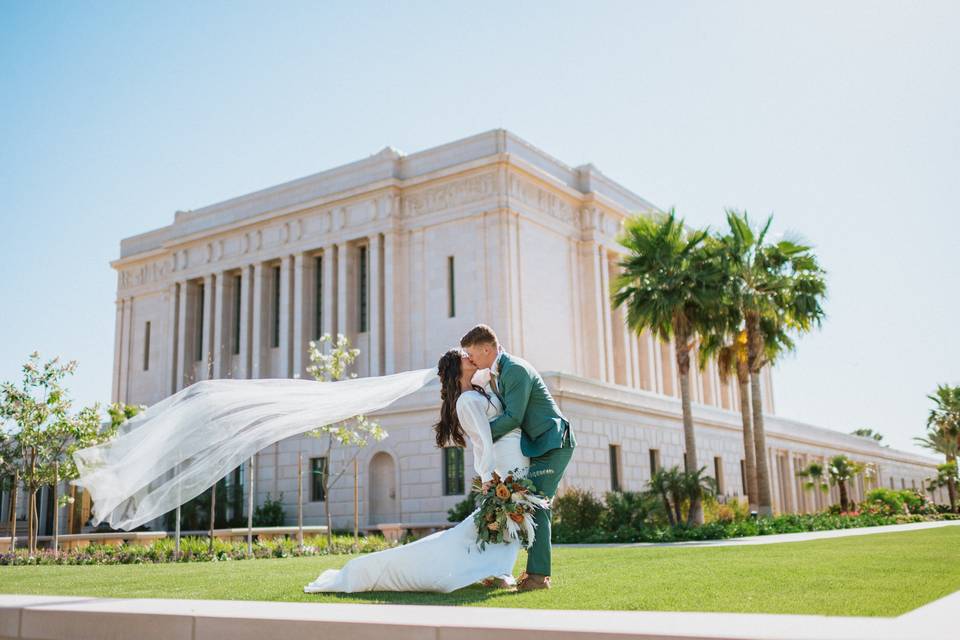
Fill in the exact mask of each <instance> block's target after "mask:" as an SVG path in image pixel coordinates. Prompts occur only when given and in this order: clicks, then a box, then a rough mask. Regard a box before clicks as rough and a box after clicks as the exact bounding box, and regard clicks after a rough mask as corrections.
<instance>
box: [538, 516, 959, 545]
mask: <svg viewBox="0 0 960 640" xmlns="http://www.w3.org/2000/svg"><path fill="white" fill-rule="evenodd" d="M955 526H960V520H941V521H937V522H911V523H909V524H890V525H884V526H881V527H858V528H856V529H832V530H830V531H806V532H803V533H778V534H775V535H768V536H747V537H744V538H727V539H725V540H692V541H690V542H623V543H616V542H615V543H599V544H555V545H553V546H554V547H568V548H572V549H573V548H582V549H603V548H610V549H614V548H628V547H740V546H744V545H753V544H778V543H781V542H806V541H807V540H824V539H827V538H846V537H849V536H866V535H871V534H874V533H899V532H903V531H919V530H921V529H938V528H940V527H955Z"/></svg>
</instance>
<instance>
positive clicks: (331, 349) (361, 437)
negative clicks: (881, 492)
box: [307, 334, 387, 548]
mask: <svg viewBox="0 0 960 640" xmlns="http://www.w3.org/2000/svg"><path fill="white" fill-rule="evenodd" d="M324 351H327V352H328V353H324ZM308 355H309V357H310V365H309V366H308V367H307V373H309V374H310V375H312V376H313V377H314V379H316V380H317V381H319V382H336V381H339V380H344V379H347V378H356V377H357V374H355V373H348V371H349V370H350V367H351V366H352V365H353V363H354V361H355V360H356V359H357V356H359V355H360V350H359V349H353V348H351V347H350V340H349V339H348V338H347V337H346V336H344V335H342V334H337V338H336V341H334V339H333V338H332V337H331V336H330V334H324V335H323V336H321V337H320V339H319V340H317V341H313V340H311V341H310V344H309V349H308ZM308 435H310V436H311V437H314V438H319V439H320V440H322V441H323V442H324V443H325V444H326V448H325V450H324V457H325V459H326V466H325V467H323V468H322V469H321V470H320V474H321V476H320V481H321V484H322V486H323V503H324V504H323V506H324V513H325V514H326V519H327V543H328V544H330V545H332V544H333V520H332V516H331V513H330V487H332V486H334V485H335V484H336V483H337V481H338V480H339V479H340V478H341V477H343V474H344V473H346V471H347V469H349V468H351V467H352V465H353V461H354V460H356V458H357V456H358V455H360V450H361V449H362V448H363V447H366V446H367V444H368V443H369V442H370V441H371V440H374V441H377V442H379V441H380V440H383V439H384V438H386V437H387V432H386V431H384V430H383V429H382V428H381V427H380V424H379V423H377V422H375V421H373V420H369V419H368V418H366V417H365V416H354V417H353V418H350V419H348V420H344V421H343V422H337V423H334V424H328V425H323V426H320V427H317V428H316V429H314V430H313V431H310V432H308ZM349 449H352V450H353V452H352V455H350V454H349V452H348V450H349ZM338 450H339V451H342V452H343V453H342V460H341V461H340V465H339V467H338V468H337V469H334V468H333V454H334V452H335V451H338ZM331 548H332V547H331Z"/></svg>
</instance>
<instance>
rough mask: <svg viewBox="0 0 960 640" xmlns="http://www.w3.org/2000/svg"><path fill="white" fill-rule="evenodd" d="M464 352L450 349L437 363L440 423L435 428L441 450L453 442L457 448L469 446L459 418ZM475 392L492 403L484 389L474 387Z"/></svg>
mask: <svg viewBox="0 0 960 640" xmlns="http://www.w3.org/2000/svg"><path fill="white" fill-rule="evenodd" d="M462 358H463V351H461V350H460V349H450V351H447V352H446V353H445V354H443V355H442V356H441V357H440V362H438V363H437V375H439V376H440V422H438V423H437V424H435V425H434V426H433V430H434V432H435V433H436V434H437V446H438V447H440V448H441V449H442V448H443V447H446V446H449V444H450V443H451V442H452V443H453V444H454V445H455V446H458V447H465V446H467V440H466V438H465V437H464V433H463V427H461V426H460V418H459V417H458V416H457V399H458V398H460V393H461V391H460V376H461V375H463V366H462ZM473 389H474V391H479V392H480V393H482V394H483V397H484V398H486V399H487V401H488V402H489V401H490V396H489V395H487V392H486V391H485V390H484V389H483V387H478V386H477V385H473Z"/></svg>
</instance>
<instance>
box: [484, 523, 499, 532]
mask: <svg viewBox="0 0 960 640" xmlns="http://www.w3.org/2000/svg"><path fill="white" fill-rule="evenodd" d="M499 528H500V525H498V524H497V523H496V522H491V523H490V524H488V525H487V529H490V531H496V530H498V529H499Z"/></svg>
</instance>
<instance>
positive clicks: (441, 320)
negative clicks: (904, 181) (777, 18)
mask: <svg viewBox="0 0 960 640" xmlns="http://www.w3.org/2000/svg"><path fill="white" fill-rule="evenodd" d="M652 210H655V207H654V205H652V204H651V203H649V202H647V201H646V200H644V199H643V198H642V197H640V196H638V195H636V194H635V193H633V192H632V191H630V190H629V189H627V188H626V187H624V186H622V185H620V184H618V183H616V182H614V181H613V180H611V179H610V178H608V177H607V176H605V175H604V174H603V173H601V172H600V171H599V170H598V169H597V168H596V167H594V166H593V165H590V164H586V165H581V166H577V167H571V166H568V165H566V164H564V163H563V162H561V161H560V160H558V159H556V158H554V157H552V156H550V155H549V154H547V153H545V152H544V151H541V150H540V149H538V148H536V147H535V146H533V145H531V144H529V143H527V142H526V141H524V140H522V139H521V138H519V137H517V136H516V135H514V134H512V133H510V132H509V131H505V130H493V131H489V132H486V133H481V134H479V135H475V136H472V137H469V138H466V139H462V140H457V141H454V142H451V143H448V144H444V145H441V146H438V147H434V148H431V149H427V150H424V151H419V152H417V153H413V154H404V153H402V152H400V151H398V150H396V149H393V148H391V147H386V148H384V149H383V150H382V151H380V152H379V153H376V154H375V155H372V156H370V157H368V158H365V159H363V160H358V161H356V162H353V163H350V164H347V165H344V166H340V167H336V168H333V169H329V170H326V171H323V172H320V173H317V174H314V175H311V176H307V177H305V178H300V179H298V180H294V181H291V182H287V183H284V184H280V185H277V186H274V187H270V188H267V189H263V190H261V191H257V192H254V193H250V194H247V195H241V196H238V197H236V198H232V199H230V200H226V201H224V202H219V203H216V204H212V205H209V206H206V207H203V208H200V209H195V210H189V211H178V212H176V215H175V217H174V220H173V222H172V223H171V224H170V225H168V226H165V227H162V228H159V229H154V230H151V231H147V232H146V233H143V234H140V235H137V236H133V237H130V238H126V239H124V240H123V241H122V242H121V246H120V257H119V258H118V259H117V260H115V261H114V262H113V263H112V266H113V267H114V268H115V269H116V271H117V274H118V283H117V299H116V335H115V344H114V367H113V391H112V396H113V399H114V400H117V401H122V402H127V403H142V404H148V405H149V404H151V403H154V402H156V401H158V400H160V399H162V398H164V397H165V396H167V395H169V394H171V393H173V392H175V391H177V390H178V389H181V388H183V387H184V386H187V385H189V384H191V383H192V382H194V381H196V380H202V379H205V378H208V377H211V376H212V377H233V378H267V377H292V376H301V377H304V376H306V372H305V368H306V366H307V365H308V364H309V362H308V360H307V343H308V342H309V341H310V340H313V339H315V338H317V337H318V336H320V335H322V334H324V333H330V334H337V333H342V334H344V335H346V336H348V337H349V339H350V340H351V342H352V343H353V344H354V345H355V346H356V347H358V348H359V349H360V350H361V357H360V359H359V360H358V363H357V367H356V372H357V374H358V375H361V376H371V375H382V374H389V373H392V372H396V371H403V370H408V369H418V368H424V367H432V366H434V365H435V364H436V362H437V359H438V358H439V356H440V355H441V354H442V353H443V352H444V351H445V350H446V349H448V348H450V347H452V346H456V345H457V344H458V341H459V337H460V336H461V335H462V334H463V333H464V332H465V331H466V330H467V329H469V328H470V327H471V326H472V325H474V324H475V323H478V322H485V323H487V324H490V325H491V326H493V327H494V328H495V330H496V331H497V332H498V334H499V336H500V338H501V340H502V342H503V344H504V346H505V348H506V349H507V350H508V351H509V352H511V353H515V354H518V355H520V356H521V357H523V358H525V359H527V360H529V361H530V362H531V363H533V364H534V365H535V366H536V367H537V368H538V369H539V370H540V371H541V373H543V375H544V377H545V379H546V381H547V383H548V385H549V386H550V388H551V390H552V392H553V393H554V395H555V397H556V399H557V401H558V402H559V404H560V406H561V408H562V410H563V411H564V413H565V414H566V415H567V416H568V417H569V418H570V420H571V422H572V424H573V426H574V429H575V430H576V433H577V437H578V441H579V446H578V448H577V450H576V455H575V456H574V458H573V461H572V463H571V465H570V467H569V469H568V472H567V474H566V477H565V480H564V485H566V486H576V487H581V488H585V489H590V490H593V491H594V492H596V493H598V494H601V493H602V492H604V491H608V490H611V489H623V490H641V489H643V488H645V485H646V482H647V481H648V479H649V478H650V475H651V471H652V470H653V469H654V468H656V467H660V466H673V465H681V466H682V456H683V438H682V426H681V422H680V400H679V388H678V383H677V374H676V371H675V366H674V357H673V351H672V347H671V345H669V344H665V343H661V342H659V341H657V340H655V339H654V338H652V337H651V336H650V335H648V334H644V335H640V336H637V335H635V334H632V333H631V332H630V331H628V330H627V328H626V325H625V321H624V316H623V313H622V312H621V311H619V310H614V309H612V308H611V305H610V304H609V302H608V299H609V297H608V294H607V293H606V292H607V291H609V283H610V280H611V278H612V277H614V275H615V273H616V271H617V268H618V267H617V262H618V260H619V258H620V256H621V255H622V253H623V251H624V249H623V248H622V247H621V246H619V245H618V244H617V241H616V236H617V233H618V231H619V229H620V227H621V223H622V222H623V220H624V219H625V218H626V217H627V216H631V215H636V214H643V213H645V212H650V211H652ZM692 375H693V378H692V389H693V402H694V405H693V407H694V416H695V421H696V429H697V444H698V455H699V457H700V459H699V464H700V465H702V466H706V467H707V469H708V471H709V473H710V474H711V475H713V476H714V477H715V478H716V479H717V480H718V482H719V487H720V491H721V493H722V494H723V495H725V496H740V495H743V484H744V483H743V463H742V459H743V445H742V434H741V430H740V417H739V414H738V413H737V412H736V408H737V407H738V406H739V403H738V398H737V393H738V391H737V388H736V385H728V384H726V383H724V382H722V381H721V380H720V379H719V376H718V374H717V369H716V366H715V365H714V364H710V365H709V366H708V367H707V368H706V369H705V370H704V371H702V372H700V371H697V372H695V373H694V374H692ZM762 381H763V385H762V386H763V406H764V408H765V411H766V414H767V416H766V425H767V431H768V433H767V445H768V450H767V451H766V452H765V453H766V455H767V459H768V464H769V468H770V470H771V480H772V492H773V499H774V509H775V511H778V512H786V511H811V510H815V509H818V508H822V507H823V506H825V505H826V504H827V503H828V502H831V501H834V500H836V499H837V496H836V494H835V490H834V493H833V494H830V495H823V494H819V493H816V492H814V491H809V490H805V489H804V488H803V484H802V482H801V481H800V479H798V478H797V477H796V475H795V472H796V471H797V470H799V469H800V468H801V467H803V466H805V465H806V464H807V463H809V462H810V461H813V460H823V459H824V458H825V457H828V456H831V455H834V454H837V453H846V454H848V455H850V456H851V457H853V458H854V459H856V460H860V461H866V462H871V463H874V464H875V465H876V468H877V469H878V471H879V476H878V477H873V478H860V479H858V481H857V482H856V483H854V485H855V486H854V487H853V488H852V493H853V495H854V497H859V496H862V495H863V493H864V491H865V490H867V489H868V488H869V487H870V486H871V485H876V484H882V485H883V486H890V487H896V488H901V487H920V486H921V483H922V482H923V480H924V479H925V478H928V477H931V476H933V475H934V474H935V469H934V467H935V464H936V462H935V461H934V460H933V459H931V458H927V457H924V456H918V455H916V454H913V453H908V452H903V451H897V450H894V449H890V448H886V447H882V446H880V445H878V444H877V443H875V442H874V441H872V440H869V439H866V438H861V437H856V436H851V435H846V434H843V433H840V432H837V431H833V430H830V429H825V428H822V427H818V426H813V425H809V424H803V423H800V422H796V421H793V420H787V419H784V418H781V417H779V416H777V415H776V410H775V401H774V400H775V396H774V390H773V383H772V377H771V375H770V372H769V371H765V372H764V375H763V378H762ZM438 406H439V391H438V386H436V385H429V386H427V387H425V388H424V389H422V390H421V391H420V392H417V393H415V394H413V395H411V396H409V397H407V398H404V399H402V400H400V401H399V402H397V403H396V404H395V405H393V406H391V407H390V408H388V409H387V410H384V411H382V412H380V413H379V414H378V415H377V416H376V418H377V419H378V420H379V422H380V423H381V424H382V425H383V427H384V428H385V429H386V430H387V431H388V432H389V437H388V438H386V439H385V440H383V441H382V442H379V443H373V444H372V445H371V446H369V447H367V448H366V449H363V450H362V451H361V452H360V454H359V479H358V484H359V505H360V506H359V513H360V525H361V527H365V526H372V525H376V524H378V523H392V522H404V523H433V522H443V521H444V520H445V519H446V511H447V509H449V508H450V507H451V506H453V505H454V504H455V503H456V502H458V501H460V500H462V499H463V498H464V496H465V492H466V491H469V485H470V480H471V478H472V476H473V473H472V464H471V457H470V456H471V454H470V451H469V449H468V450H467V451H466V453H465V454H464V453H463V452H461V451H459V450H455V449H445V450H440V449H437V448H436V447H435V445H434V442H433V433H432V425H433V423H434V422H435V420H436V417H437V409H438ZM323 450H324V446H323V443H322V442H321V441H319V440H317V439H315V438H310V437H306V436H304V437H297V438H291V439H288V440H285V441H283V442H280V443H278V444H277V445H276V446H271V447H268V448H267V449H265V450H263V451H261V452H260V453H259V454H258V455H257V456H256V458H255V462H254V464H256V479H257V481H256V483H255V487H256V494H255V498H256V500H257V502H258V503H261V502H262V501H263V500H264V499H265V498H266V497H267V494H268V493H269V494H270V495H271V496H272V497H274V498H276V497H278V496H280V494H281V493H282V502H283V504H284V508H285V512H286V519H287V523H289V524H292V523H294V522H295V518H296V496H297V486H296V484H297V480H296V479H297V458H298V455H303V457H304V461H305V462H304V466H305V469H306V470H307V473H305V475H304V478H305V479H304V484H305V486H304V488H303V489H304V501H305V506H304V521H305V523H306V524H321V523H322V522H323V508H324V500H325V499H327V498H329V499H330V501H331V502H330V506H331V509H332V512H333V514H334V516H335V518H334V520H335V525H336V526H343V527H349V526H352V523H353V511H354V509H353V500H354V481H353V473H352V468H351V470H350V471H348V472H347V473H346V474H345V475H344V477H343V478H342V479H341V481H340V482H338V484H337V485H336V486H334V487H333V488H332V489H331V492H330V496H329V497H328V496H324V495H323V492H322V490H321V487H319V486H318V484H319V483H317V482H316V479H317V478H318V477H319V474H320V472H321V470H322V469H323V468H324V466H325V465H326V464H327V461H326V459H325V458H323V457H322V452H323ZM342 462H343V461H342V459H341V458H340V457H339V456H337V457H335V459H334V460H333V461H332V463H331V465H330V466H331V468H332V470H333V471H334V472H336V470H337V469H338V467H339V465H341V464H342ZM246 467H247V465H244V468H241V469H238V470H236V471H235V472H234V473H232V474H231V475H230V476H229V477H228V478H227V479H226V481H225V482H226V483H227V484H231V483H232V484H234V485H237V486H239V485H243V486H244V490H245V489H246V478H247V477H248V469H247V468H246ZM941 499H942V497H941ZM245 504H246V499H244V501H243V504H239V501H236V502H235V503H233V506H232V507H231V508H232V509H235V510H242V509H244V506H243V505H245ZM234 515H236V514H234ZM62 521H64V518H61V522H62ZM157 526H162V525H160V523H159V522H158V523H157Z"/></svg>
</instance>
